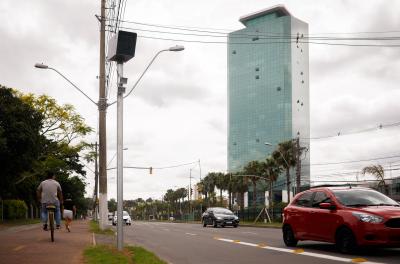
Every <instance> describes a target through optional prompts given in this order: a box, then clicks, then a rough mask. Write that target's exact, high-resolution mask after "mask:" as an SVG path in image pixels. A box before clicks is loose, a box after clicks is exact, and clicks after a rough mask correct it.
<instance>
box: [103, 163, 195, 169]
mask: <svg viewBox="0 0 400 264" xmlns="http://www.w3.org/2000/svg"><path fill="white" fill-rule="evenodd" d="M196 163H198V161H193V162H189V163H182V164H177V165H170V166H164V167H146V166H124V169H143V170H148V169H150V168H151V169H153V170H154V169H156V170H163V169H172V168H178V167H184V166H188V165H192V164H196ZM115 169H116V167H113V168H109V169H107V170H115Z"/></svg>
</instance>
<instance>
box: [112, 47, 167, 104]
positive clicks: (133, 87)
mask: <svg viewBox="0 0 400 264" xmlns="http://www.w3.org/2000/svg"><path fill="white" fill-rule="evenodd" d="M164 51H170V50H169V49H163V50H160V51H159V52H157V53H156V55H154V57H153V58H152V59H151V61H150V63H149V64H148V65H147V67H146V69H144V71H143V72H142V74H141V75H140V76H139V79H137V80H136V82H135V84H134V85H133V86H132V88H131V90H130V91H129V92H128V93H127V94H126V95H125V96H124V99H125V98H126V97H128V96H129V95H130V94H131V93H132V91H133V90H134V89H135V88H136V86H137V85H138V83H139V82H140V80H141V79H142V78H143V75H144V74H145V73H146V72H147V70H148V69H149V68H150V66H151V65H152V64H153V62H154V60H155V59H156V58H157V57H158V55H160V53H161V52H164ZM116 102H117V101H114V102H112V103H110V104H108V106H110V105H113V104H115V103H116Z"/></svg>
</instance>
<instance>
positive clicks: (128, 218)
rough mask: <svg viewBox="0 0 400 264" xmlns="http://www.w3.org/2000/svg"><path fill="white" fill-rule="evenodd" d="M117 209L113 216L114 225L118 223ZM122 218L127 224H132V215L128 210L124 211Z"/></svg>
mask: <svg viewBox="0 0 400 264" xmlns="http://www.w3.org/2000/svg"><path fill="white" fill-rule="evenodd" d="M117 219H118V218H117V211H115V212H114V218H113V220H112V224H113V225H117ZM122 219H123V220H124V222H125V224H126V225H131V224H132V219H131V217H130V216H129V214H128V212H127V211H123V212H122Z"/></svg>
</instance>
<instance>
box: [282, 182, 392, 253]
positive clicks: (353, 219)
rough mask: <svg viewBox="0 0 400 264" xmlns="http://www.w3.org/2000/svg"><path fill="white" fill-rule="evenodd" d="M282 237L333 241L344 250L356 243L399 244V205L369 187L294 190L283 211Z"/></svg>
mask: <svg viewBox="0 0 400 264" xmlns="http://www.w3.org/2000/svg"><path fill="white" fill-rule="evenodd" d="M282 231H283V241H284V242H285V244H286V246H290V247H293V246H296V245H297V242H298V241H299V240H314V241H323V242H330V243H335V244H336V246H337V248H338V250H339V251H341V252H343V253H349V252H352V251H353V250H354V249H356V248H357V247H358V246H369V245H374V246H386V247H399V246H400V205H399V204H398V203H397V202H395V201H394V200H392V199H390V198H389V197H387V196H386V195H384V194H382V193H380V192H377V191H375V190H372V189H369V188H359V187H351V186H349V187H320V188H313V189H311V190H308V191H304V192H302V193H299V194H297V195H296V196H295V197H294V199H293V201H292V202H291V203H290V204H289V205H288V206H287V207H286V208H285V209H284V213H283V227H282Z"/></svg>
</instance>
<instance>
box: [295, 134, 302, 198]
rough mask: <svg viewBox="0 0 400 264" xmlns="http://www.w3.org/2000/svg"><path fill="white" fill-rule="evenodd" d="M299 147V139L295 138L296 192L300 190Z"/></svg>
mask: <svg viewBox="0 0 400 264" xmlns="http://www.w3.org/2000/svg"><path fill="white" fill-rule="evenodd" d="M300 156H301V149H300V139H299V137H297V138H296V159H297V162H296V194H297V193H299V192H300V184H301V182H300V181H301V159H300Z"/></svg>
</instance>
